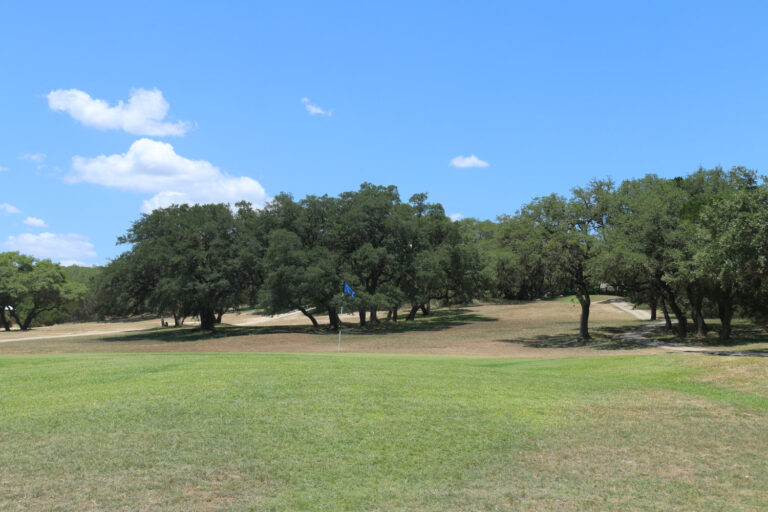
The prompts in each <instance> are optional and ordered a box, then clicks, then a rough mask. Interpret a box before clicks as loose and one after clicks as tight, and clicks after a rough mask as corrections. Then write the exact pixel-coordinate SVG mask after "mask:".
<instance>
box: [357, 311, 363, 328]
mask: <svg viewBox="0 0 768 512" xmlns="http://www.w3.org/2000/svg"><path fill="white" fill-rule="evenodd" d="M357 316H359V317H360V327H365V310H364V309H361V310H360V311H358V312H357Z"/></svg>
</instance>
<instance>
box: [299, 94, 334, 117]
mask: <svg viewBox="0 0 768 512" xmlns="http://www.w3.org/2000/svg"><path fill="white" fill-rule="evenodd" d="M301 102H302V103H303V104H304V108H305V109H307V112H309V115H311V116H317V115H320V116H330V115H332V114H333V111H331V110H324V109H322V108H320V107H319V106H317V105H314V104H313V103H312V102H311V101H310V100H309V98H307V97H304V98H301Z"/></svg>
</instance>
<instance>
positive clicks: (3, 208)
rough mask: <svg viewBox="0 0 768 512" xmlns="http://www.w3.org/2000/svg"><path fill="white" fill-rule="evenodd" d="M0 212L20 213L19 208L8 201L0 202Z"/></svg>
mask: <svg viewBox="0 0 768 512" xmlns="http://www.w3.org/2000/svg"><path fill="white" fill-rule="evenodd" d="M0 212H3V213H21V210H19V209H18V208H16V207H15V206H13V205H12V204H8V203H0Z"/></svg>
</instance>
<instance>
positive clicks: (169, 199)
mask: <svg viewBox="0 0 768 512" xmlns="http://www.w3.org/2000/svg"><path fill="white" fill-rule="evenodd" d="M72 171H73V173H72V175H70V176H69V181H72V182H79V181H85V182H88V183H95V184H97V185H104V186H106V187H115V188H119V189H122V190H130V191H134V192H142V193H149V194H155V195H154V196H153V197H152V198H150V199H148V200H146V201H144V203H143V204H142V211H144V212H150V211H152V210H154V209H155V208H162V207H165V206H169V205H171V204H182V203H186V204H194V203H221V202H223V203H230V204H234V203H236V202H238V201H242V200H246V201H250V202H251V203H253V204H254V205H255V206H258V207H260V206H263V205H264V203H265V202H266V201H267V199H268V198H267V194H266V192H265V191H264V188H263V187H262V186H261V184H259V182H258V181H256V180H254V179H252V178H248V177H245V176H243V177H233V176H230V175H228V174H226V173H224V172H222V171H221V169H219V168H218V167H216V166H214V165H213V164H211V163H210V162H207V161H206V160H190V159H188V158H184V157H182V156H180V155H178V154H176V152H175V151H174V149H173V146H171V145H170V144H168V143H165V142H158V141H155V140H150V139H139V140H137V141H136V142H134V143H133V144H131V147H130V148H129V149H128V152H127V153H123V154H119V155H101V156H97V157H95V158H84V157H81V156H76V157H74V158H73V159H72Z"/></svg>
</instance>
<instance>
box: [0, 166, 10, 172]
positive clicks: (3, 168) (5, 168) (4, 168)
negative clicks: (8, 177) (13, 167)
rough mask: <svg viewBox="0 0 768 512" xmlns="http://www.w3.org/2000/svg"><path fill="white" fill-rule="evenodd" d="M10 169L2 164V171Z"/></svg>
mask: <svg viewBox="0 0 768 512" xmlns="http://www.w3.org/2000/svg"><path fill="white" fill-rule="evenodd" d="M6 171H10V169H9V168H8V167H6V166H4V165H0V172H6Z"/></svg>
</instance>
